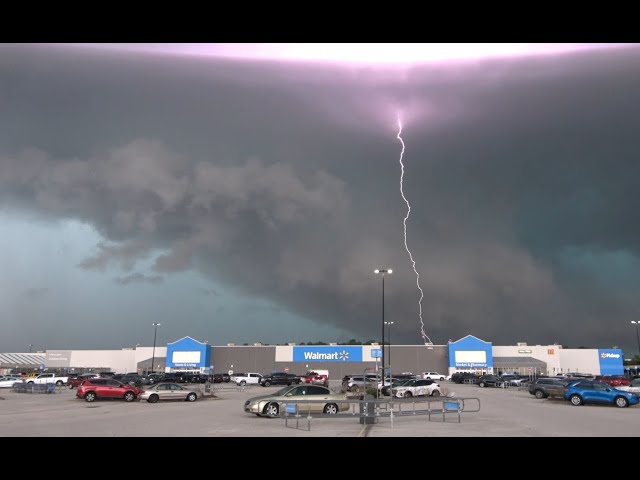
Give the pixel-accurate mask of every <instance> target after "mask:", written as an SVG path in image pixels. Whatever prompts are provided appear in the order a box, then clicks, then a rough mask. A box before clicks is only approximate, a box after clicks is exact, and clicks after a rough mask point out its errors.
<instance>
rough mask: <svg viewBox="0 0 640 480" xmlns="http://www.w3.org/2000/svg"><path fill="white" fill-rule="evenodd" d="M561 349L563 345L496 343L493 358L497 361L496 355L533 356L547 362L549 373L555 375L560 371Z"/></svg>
mask: <svg viewBox="0 0 640 480" xmlns="http://www.w3.org/2000/svg"><path fill="white" fill-rule="evenodd" d="M561 351H562V345H519V346H518V345H507V346H495V345H494V346H493V358H494V361H495V357H533V358H535V359H537V360H542V361H543V362H546V363H547V373H548V374H549V375H551V376H553V375H555V374H556V373H560V370H559V369H560V364H561V360H560V352H561ZM554 369H555V370H554Z"/></svg>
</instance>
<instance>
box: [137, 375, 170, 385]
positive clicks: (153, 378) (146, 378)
mask: <svg viewBox="0 0 640 480" xmlns="http://www.w3.org/2000/svg"><path fill="white" fill-rule="evenodd" d="M164 375H165V374H164V373H148V374H146V375H143V377H142V379H143V383H144V385H155V384H156V383H160V380H161V379H162V377H164Z"/></svg>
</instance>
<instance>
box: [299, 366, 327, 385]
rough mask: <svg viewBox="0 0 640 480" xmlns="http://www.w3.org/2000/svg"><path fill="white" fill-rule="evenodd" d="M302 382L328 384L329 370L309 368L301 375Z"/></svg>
mask: <svg viewBox="0 0 640 480" xmlns="http://www.w3.org/2000/svg"><path fill="white" fill-rule="evenodd" d="M302 380H303V382H304V383H312V384H313V385H324V386H325V387H328V386H329V370H309V371H307V373H305V374H304V376H303V377H302Z"/></svg>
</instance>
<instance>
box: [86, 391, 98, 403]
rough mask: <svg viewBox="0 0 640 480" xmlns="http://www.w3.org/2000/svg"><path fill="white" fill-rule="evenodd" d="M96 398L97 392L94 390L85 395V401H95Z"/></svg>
mask: <svg viewBox="0 0 640 480" xmlns="http://www.w3.org/2000/svg"><path fill="white" fill-rule="evenodd" d="M95 400H96V394H95V393H94V392H87V393H85V395H84V401H85V402H95Z"/></svg>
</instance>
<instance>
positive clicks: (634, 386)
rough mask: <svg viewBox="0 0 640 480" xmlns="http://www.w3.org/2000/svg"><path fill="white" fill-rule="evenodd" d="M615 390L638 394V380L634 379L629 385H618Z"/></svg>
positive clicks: (639, 385)
mask: <svg viewBox="0 0 640 480" xmlns="http://www.w3.org/2000/svg"><path fill="white" fill-rule="evenodd" d="M615 388H617V389H618V390H622V391H623V392H633V393H640V378H634V379H633V380H631V382H630V384H629V385H620V386H619V387H615Z"/></svg>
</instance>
